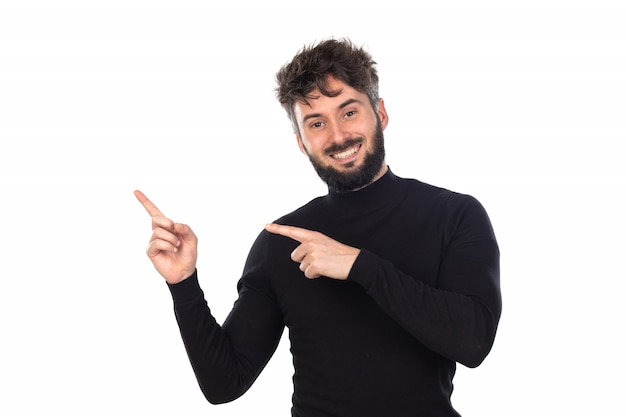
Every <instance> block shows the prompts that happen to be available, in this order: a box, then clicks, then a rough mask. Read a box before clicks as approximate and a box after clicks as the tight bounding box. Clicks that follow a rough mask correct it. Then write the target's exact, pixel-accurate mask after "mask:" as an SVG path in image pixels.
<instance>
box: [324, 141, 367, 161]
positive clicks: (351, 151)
mask: <svg viewBox="0 0 626 417" xmlns="http://www.w3.org/2000/svg"><path fill="white" fill-rule="evenodd" d="M359 149H361V145H360V144H358V145H356V146H353V147H351V148H348V149H346V150H345V151H342V152H337V153H334V154H331V155H330V156H331V157H332V158H333V159H345V158H348V157H349V156H352V155H354V154H355V153H357V152H358V151H359Z"/></svg>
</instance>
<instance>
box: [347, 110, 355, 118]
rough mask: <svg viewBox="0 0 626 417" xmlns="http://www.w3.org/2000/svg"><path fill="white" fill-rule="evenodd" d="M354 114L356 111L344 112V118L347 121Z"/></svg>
mask: <svg viewBox="0 0 626 417" xmlns="http://www.w3.org/2000/svg"><path fill="white" fill-rule="evenodd" d="M355 114H356V110H350V111H348V112H346V114H345V116H344V117H345V118H346V119H349V118H350V117H352V116H354V115H355Z"/></svg>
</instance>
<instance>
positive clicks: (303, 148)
mask: <svg viewBox="0 0 626 417" xmlns="http://www.w3.org/2000/svg"><path fill="white" fill-rule="evenodd" d="M293 134H294V135H296V140H297V141H298V148H300V152H302V153H303V154H305V155H308V154H309V153H308V152H307V151H306V146H304V143H303V142H302V139H301V138H300V135H298V132H293Z"/></svg>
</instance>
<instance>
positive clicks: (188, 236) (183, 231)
mask: <svg viewBox="0 0 626 417" xmlns="http://www.w3.org/2000/svg"><path fill="white" fill-rule="evenodd" d="M174 230H175V231H176V233H177V234H178V235H179V236H180V237H181V239H183V240H184V241H186V242H188V243H196V242H197V241H198V238H197V237H196V234H195V233H194V232H193V230H191V227H189V226H187V225H186V224H183V223H176V224H174Z"/></svg>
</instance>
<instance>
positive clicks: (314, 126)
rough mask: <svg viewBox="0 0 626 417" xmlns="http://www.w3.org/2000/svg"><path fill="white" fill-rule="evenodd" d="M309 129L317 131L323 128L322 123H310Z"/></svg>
mask: <svg viewBox="0 0 626 417" xmlns="http://www.w3.org/2000/svg"><path fill="white" fill-rule="evenodd" d="M310 126H311V129H319V128H320V127H322V126H324V123H323V122H313V123H311V125H310Z"/></svg>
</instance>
